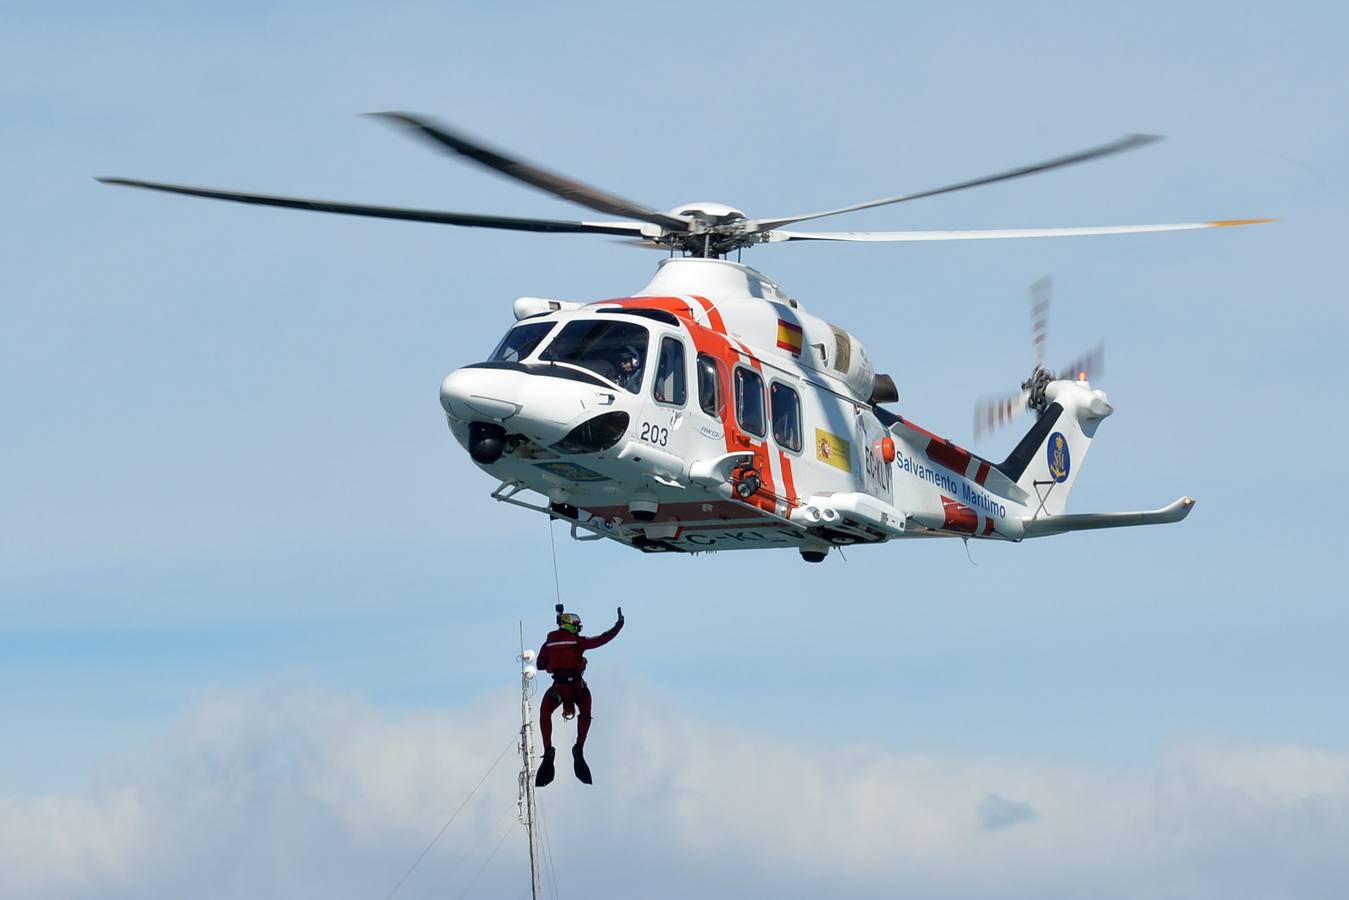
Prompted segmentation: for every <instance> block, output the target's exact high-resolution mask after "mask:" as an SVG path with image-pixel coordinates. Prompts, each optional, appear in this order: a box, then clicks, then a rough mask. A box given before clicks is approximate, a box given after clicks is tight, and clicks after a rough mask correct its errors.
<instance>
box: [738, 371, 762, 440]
mask: <svg viewBox="0 0 1349 900" xmlns="http://www.w3.org/2000/svg"><path fill="white" fill-rule="evenodd" d="M763 413H764V410H763V378H762V377H761V376H760V375H759V373H758V372H755V371H754V370H753V369H745V368H740V367H737V368H736V370H735V418H736V421H737V422H739V423H740V427H741V428H743V429H744V430H745V431H748V432H749V433H750V434H752V435H754V436H756V437H763V436H764V414H763Z"/></svg>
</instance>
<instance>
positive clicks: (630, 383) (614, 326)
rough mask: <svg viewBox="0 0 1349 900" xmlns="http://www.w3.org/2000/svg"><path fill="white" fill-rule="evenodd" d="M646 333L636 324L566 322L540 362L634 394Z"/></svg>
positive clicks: (639, 384) (639, 383)
mask: <svg viewBox="0 0 1349 900" xmlns="http://www.w3.org/2000/svg"><path fill="white" fill-rule="evenodd" d="M647 339H648V332H647V330H646V327H645V326H642V325H638V324H637V323H635V322H622V321H617V322H615V321H611V320H607V319H581V320H578V321H574V322H568V323H567V324H566V325H564V326H563V327H562V330H561V331H559V332H558V334H557V337H555V338H553V340H552V342H551V343H549V344H548V346H547V347H545V348H543V352H542V353H540V354H539V359H541V360H543V361H544V362H561V363H570V364H571V365H574V366H580V367H581V368H583V369H589V370H590V371H592V372H594V373H595V374H596V375H599V376H600V377H601V378H607V379H608V380H609V381H612V382H613V383H614V384H616V385H618V386H619V387H620V388H623V389H624V390H625V391H630V392H631V393H634V394H635V393H637V391H639V390H640V389H641V387H642V375H643V373H644V372H645V371H646V345H647Z"/></svg>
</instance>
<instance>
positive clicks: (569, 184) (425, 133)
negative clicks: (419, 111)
mask: <svg viewBox="0 0 1349 900" xmlns="http://www.w3.org/2000/svg"><path fill="white" fill-rule="evenodd" d="M370 115H372V116H375V117H377V118H381V119H387V120H388V121H390V122H396V123H398V124H400V125H403V126H405V127H407V128H409V129H411V130H412V131H413V132H414V133H415V134H418V135H420V136H421V137H423V138H425V139H427V140H429V141H431V142H432V143H435V144H437V145H439V146H441V147H444V148H446V149H449V150H452V151H453V152H455V153H458V154H460V155H461V156H466V157H468V158H469V159H471V160H473V161H474V162H476V163H478V164H480V165H483V166H486V167H487V168H489V169H493V170H494V171H497V172H500V173H501V174H502V175H505V176H507V177H509V178H514V179H515V180H516V181H522V182H524V183H525V184H527V185H530V186H531V187H536V188H539V189H541V190H544V191H547V192H548V193H550V194H554V195H556V196H558V197H561V198H562V199H563V200H570V201H571V202H573V203H579V204H580V205H581V206H585V207H589V208H590V209H593V210H596V211H597V212H603V213H609V214H610V215H615V216H628V217H629V218H633V219H639V220H641V221H643V222H650V223H652V224H654V225H659V226H660V227H661V228H664V229H665V230H667V231H672V232H675V233H676V234H684V233H686V232H688V231H689V230H690V228H689V226H690V225H691V224H692V223H691V222H690V220H687V219H682V218H675V217H674V216H670V215H667V214H665V213H662V212H657V211H656V210H654V209H648V208H647V207H645V206H642V205H641V204H639V203H634V202H632V201H631V200H624V199H623V198H622V197H619V196H616V195H614V194H610V193H607V192H605V191H601V190H599V189H598V188H593V187H590V186H589V185H586V184H582V183H581V182H579V181H574V180H572V179H570V178H566V177H564V176H562V175H556V174H554V173H552V172H549V171H547V170H546V169H540V168H538V167H537V166H532V165H530V164H528V163H525V162H521V161H520V160H517V159H511V158H510V157H509V156H505V155H503V154H501V153H498V152H497V151H495V150H491V149H488V148H487V147H485V146H483V145H482V144H478V143H476V142H474V141H471V140H469V139H468V138H466V137H464V136H463V135H460V134H455V133H453V132H451V131H448V130H446V129H445V128H443V127H441V126H439V125H436V124H434V123H432V122H431V121H430V120H428V119H424V118H422V117H420V116H415V115H412V114H411V113H402V112H378V113H370Z"/></svg>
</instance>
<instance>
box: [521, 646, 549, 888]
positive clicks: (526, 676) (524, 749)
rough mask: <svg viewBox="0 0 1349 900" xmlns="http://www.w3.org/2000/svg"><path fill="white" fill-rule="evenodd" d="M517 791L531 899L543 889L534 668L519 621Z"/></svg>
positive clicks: (532, 653) (531, 652) (532, 657)
mask: <svg viewBox="0 0 1349 900" xmlns="http://www.w3.org/2000/svg"><path fill="white" fill-rule="evenodd" d="M516 658H517V659H518V660H519V661H520V760H521V768H520V779H519V781H520V793H519V799H518V801H517V802H518V804H519V808H520V822H521V824H523V825H524V826H525V831H526V832H528V834H529V888H530V897H531V900H540V898H541V897H542V896H543V891H542V888H541V886H540V881H539V829H538V815H539V806H538V802H539V801H538V798H537V797H536V796H535V795H534V707H533V705H532V704H531V703H530V702H529V689H530V687H531V684H532V682H533V680H534V675H535V673H536V672H537V669H535V667H534V651H533V650H526V649H525V625H524V623H523V622H521V623H520V655H519V656H518V657H516Z"/></svg>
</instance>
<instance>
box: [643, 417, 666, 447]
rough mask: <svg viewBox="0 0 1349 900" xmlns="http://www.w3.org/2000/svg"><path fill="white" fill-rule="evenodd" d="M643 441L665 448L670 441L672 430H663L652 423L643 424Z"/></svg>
mask: <svg viewBox="0 0 1349 900" xmlns="http://www.w3.org/2000/svg"><path fill="white" fill-rule="evenodd" d="M641 439H642V440H644V441H650V442H651V443H653V444H655V445H656V446H658V447H664V446H665V445H666V443H667V442H669V440H670V429H668V428H661V427H660V426H659V425H656V424H654V423H651V422H643V423H642V436H641Z"/></svg>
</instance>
